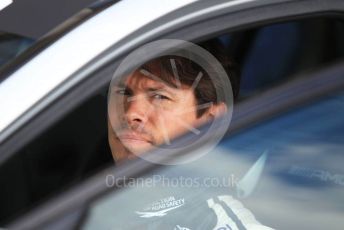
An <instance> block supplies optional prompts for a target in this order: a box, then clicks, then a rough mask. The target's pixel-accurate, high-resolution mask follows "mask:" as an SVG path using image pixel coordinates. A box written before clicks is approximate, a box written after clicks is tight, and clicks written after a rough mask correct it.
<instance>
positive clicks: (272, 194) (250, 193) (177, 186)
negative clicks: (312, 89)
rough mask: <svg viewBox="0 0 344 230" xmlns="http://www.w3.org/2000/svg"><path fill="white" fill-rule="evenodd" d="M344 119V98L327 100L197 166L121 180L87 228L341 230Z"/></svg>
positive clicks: (245, 135) (246, 135) (221, 148)
mask: <svg viewBox="0 0 344 230" xmlns="http://www.w3.org/2000/svg"><path fill="white" fill-rule="evenodd" d="M343 117H344V94H343V93H340V94H336V95H332V96H328V97H327V98H326V99H323V100H320V101H318V102H316V103H313V104H311V105H308V106H306V107H304V108H300V109H298V110H295V111H293V112H291V113H288V114H285V115H284V116H281V117H279V118H275V119H273V120H270V121H268V122H264V123H261V124H259V125H257V126H255V127H254V128H251V129H249V130H246V131H245V132H241V133H240V134H238V135H235V136H232V137H228V138H227V139H224V140H223V141H222V142H221V143H220V144H219V145H218V147H217V148H216V149H214V150H213V151H212V152H211V153H209V154H207V155H206V156H204V157H203V158H201V159H199V160H197V161H195V162H192V163H190V164H185V165H178V166H169V167H164V168H163V169H160V170H158V171H155V172H153V173H151V174H149V175H145V176H144V177H141V178H136V179H131V178H124V179H125V181H126V183H124V184H125V185H126V187H125V188H123V189H121V190H120V191H119V192H117V193H110V194H108V195H106V196H104V197H103V198H101V199H99V200H97V201H96V202H94V203H93V204H92V206H91V208H90V210H89V216H88V218H87V219H86V221H85V223H84V225H83V228H84V229H100V228H108V229H184V230H185V229H270V228H274V229H342V228H343V227H342V226H343V225H344V220H343V218H342V217H343V214H344V205H343V201H344V194H343V186H344V169H343V167H342V164H343V159H344V156H343V154H342V151H343V149H344V119H343ZM112 176H113V175H112ZM116 179H118V178H116V177H115V176H113V177H111V175H109V177H107V180H108V181H107V182H108V183H109V186H111V185H113V184H114V183H116V181H115V180H116ZM122 179H123V178H122ZM110 183H112V184H110Z"/></svg>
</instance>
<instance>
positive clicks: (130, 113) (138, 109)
mask: <svg viewBox="0 0 344 230" xmlns="http://www.w3.org/2000/svg"><path fill="white" fill-rule="evenodd" d="M149 107H150V105H149V103H148V101H147V99H146V97H145V95H137V96H133V97H129V98H128V99H127V102H126V111H125V117H126V120H127V122H128V124H129V125H136V124H138V125H140V124H144V123H146V121H147V119H148V112H149Z"/></svg>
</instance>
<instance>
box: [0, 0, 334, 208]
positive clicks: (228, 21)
mask: <svg viewBox="0 0 344 230" xmlns="http://www.w3.org/2000/svg"><path fill="white" fill-rule="evenodd" d="M305 2H307V3H309V4H311V2H312V1H305ZM335 3H338V2H336V1H333V2H331V3H328V4H326V5H316V4H315V5H314V8H308V7H304V8H302V9H303V10H300V4H301V3H299V2H294V1H281V2H279V3H276V2H273V3H272V2H269V1H264V2H250V1H247V2H245V1H243V2H240V1H233V2H229V3H227V2H221V1H219V2H216V3H209V2H208V3H204V2H201V3H195V4H193V5H190V6H188V7H185V8H183V9H181V10H180V11H177V12H175V13H171V14H169V15H167V16H165V17H163V18H161V19H159V20H157V21H154V22H153V23H151V24H149V25H147V26H146V27H143V28H141V29H140V30H139V31H137V32H134V33H132V34H130V35H129V36H128V37H126V38H125V39H123V40H121V41H119V42H118V43H116V44H114V46H113V47H111V49H109V50H107V51H106V52H105V53H103V54H102V55H100V56H99V57H97V58H96V59H94V62H90V63H89V65H88V66H86V67H84V68H83V69H82V70H80V71H79V72H77V74H76V75H75V78H74V77H70V79H77V80H70V81H68V82H69V83H68V82H67V83H68V84H67V83H66V85H65V87H64V88H63V89H62V88H61V89H60V90H61V91H58V90H57V91H55V92H56V94H55V95H54V96H51V97H50V99H49V96H47V97H46V98H45V99H44V100H42V101H41V102H40V103H39V104H37V107H35V108H36V110H32V111H33V112H32V113H31V114H28V115H27V117H26V118H22V120H21V122H22V124H21V125H19V124H20V123H18V124H17V128H18V129H17V128H16V129H12V131H8V130H10V129H8V130H7V134H6V135H7V136H5V137H6V141H4V142H3V144H2V146H1V147H2V150H3V152H4V155H3V157H4V159H5V157H6V158H8V157H10V155H11V154H14V153H16V152H18V151H16V150H18V149H20V148H21V147H23V146H25V144H27V143H29V142H30V140H32V139H34V138H35V137H37V136H39V135H40V134H41V135H42V134H44V132H43V130H47V129H48V128H49V127H51V126H52V124H54V123H55V122H57V120H58V119H59V118H61V117H62V116H63V115H65V114H67V113H68V112H70V111H72V110H73V109H74V108H75V107H76V106H77V105H81V104H82V102H83V101H85V100H86V99H88V98H89V97H90V95H92V93H95V92H97V91H99V90H100V89H102V88H104V86H106V85H107V84H108V82H109V80H110V79H111V73H112V72H113V71H114V69H115V67H116V63H117V62H116V61H114V60H117V59H116V58H118V57H121V55H123V54H125V53H127V52H128V51H129V50H132V49H133V48H134V47H137V46H139V44H142V43H143V42H145V41H150V40H154V39H157V38H162V37H167V38H179V39H185V40H192V41H193V40H195V41H197V39H198V40H201V39H206V37H207V36H208V37H210V36H215V35H216V34H220V33H223V32H224V31H227V32H228V31H231V30H238V29H239V28H245V27H249V26H252V25H257V24H259V23H261V24H264V23H272V22H274V21H279V20H285V19H286V18H288V17H290V18H292V17H301V16H302V14H304V16H308V14H310V15H312V14H315V15H316V14H317V13H319V12H322V13H324V12H327V13H329V14H331V15H332V12H333V11H340V10H339V9H340V6H341V5H340V2H339V4H338V5H335ZM208 4H209V5H208ZM332 4H333V5H332ZM305 5H307V4H305ZM307 6H308V5H307ZM267 9H269V10H271V11H269V12H270V13H271V14H263V13H262V12H265V11H264V10H267ZM296 9H297V10H296ZM182 15H187V16H188V17H186V16H185V17H182ZM251 15H257V16H255V17H252V16H251ZM177 19H178V20H177ZM219 21H221V22H222V23H223V22H225V23H223V24H222V23H221V24H219ZM166 22H170V23H169V24H168V23H167V24H166ZM158 25H160V27H159V26H158ZM143 32H145V33H143ZM110 60H111V62H110ZM108 64H111V65H108ZM96 67H97V68H96ZM98 68H99V69H98ZM96 69H97V71H96ZM93 71H95V72H93ZM78 74H79V75H78ZM82 79H83V80H82ZM72 86H73V87H75V88H72ZM68 89H69V90H68ZM85 89H87V90H85ZM61 93H63V95H64V96H62V94H61ZM51 95H53V94H51ZM58 95H59V96H60V97H61V98H59V99H58V100H56V101H55V100H53V98H56V99H57V96H58ZM53 101H54V103H52V102H53ZM94 103H95V104H99V103H98V101H95V102H94ZM48 105H50V106H49V107H47V106H48ZM43 108H45V110H44V111H43V110H41V109H43ZM39 111H41V112H40V113H38V112H39ZM81 111H86V112H87V111H89V110H88V108H87V107H86V108H85V109H84V110H83V109H82V108H81ZM257 113H258V112H257ZM76 114H79V113H78V112H76ZM34 115H35V116H34ZM100 117H102V115H100ZM29 119H32V120H30V123H25V122H24V121H26V122H27V121H28V120H29ZM101 119H103V120H104V118H101ZM96 120H97V118H96ZM42 121H45V122H44V123H43V122H42ZM73 121H74V119H73ZM92 122H93V121H91V122H90V123H92ZM24 123H25V124H26V126H25V127H24V126H22V125H23V124H24ZM38 124H40V125H38ZM69 124H73V122H72V123H69ZM65 126H67V127H68V122H67V123H66V125H65ZM12 127H14V126H12ZM19 127H20V129H19ZM33 127H35V128H33ZM37 127H39V128H37ZM94 129H98V127H94V128H93V129H92V130H94ZM15 130H16V131H15ZM63 130H65V129H62V131H56V133H57V135H63ZM14 132H15V133H16V134H15V135H13V134H14ZM99 132H101V130H100V131H99ZM9 133H11V134H12V136H11V138H9ZM28 134H30V135H28ZM75 135H77V134H74V135H72V136H75ZM43 136H44V135H43ZM4 139H5V138H4ZM18 140H20V141H18ZM41 140H42V141H44V138H43V139H41ZM14 143H16V144H14ZM64 148H65V149H68V150H70V149H73V148H74V147H73V146H70V145H67V146H64V147H63V148H62V149H61V152H63V151H65V150H64ZM85 149H87V147H85ZM80 151H81V152H82V150H80ZM57 152H58V151H57ZM67 155H68V154H67ZM71 161H75V159H71ZM76 164H77V163H76ZM141 164H143V166H144V163H139V165H141ZM143 166H140V167H143ZM33 167H34V166H33ZM37 196H39V195H37ZM78 202H81V200H78ZM79 204H80V203H79ZM50 214H51V213H50Z"/></svg>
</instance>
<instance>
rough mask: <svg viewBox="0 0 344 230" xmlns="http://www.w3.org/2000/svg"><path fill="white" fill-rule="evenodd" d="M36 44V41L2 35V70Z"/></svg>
mask: <svg viewBox="0 0 344 230" xmlns="http://www.w3.org/2000/svg"><path fill="white" fill-rule="evenodd" d="M33 43H34V39H31V38H26V37H23V36H19V35H14V34H8V33H0V68H1V67H2V66H3V65H5V64H6V63H8V62H10V61H12V60H13V59H15V58H16V57H17V56H18V55H20V54H21V53H22V52H24V51H25V50H26V49H27V48H28V47H29V46H31V45H32V44H33Z"/></svg>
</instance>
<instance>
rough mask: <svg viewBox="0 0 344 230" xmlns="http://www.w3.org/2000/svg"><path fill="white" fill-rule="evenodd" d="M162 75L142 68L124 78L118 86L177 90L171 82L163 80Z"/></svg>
mask: <svg viewBox="0 0 344 230" xmlns="http://www.w3.org/2000/svg"><path fill="white" fill-rule="evenodd" d="M160 76H161V73H159V72H156V71H151V69H148V68H145V67H142V68H139V69H137V70H135V71H134V72H132V73H131V74H129V75H128V76H126V77H123V78H122V79H121V80H120V81H119V83H118V86H120V87H130V88H131V87H154V88H175V86H174V85H172V84H171V83H169V82H166V81H165V80H163V79H161V77H160Z"/></svg>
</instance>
